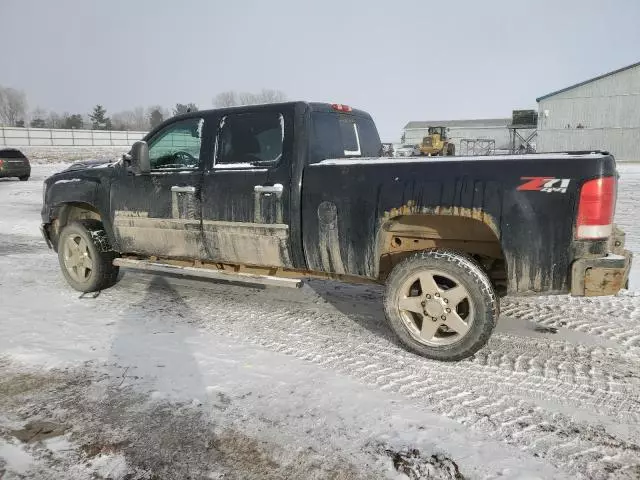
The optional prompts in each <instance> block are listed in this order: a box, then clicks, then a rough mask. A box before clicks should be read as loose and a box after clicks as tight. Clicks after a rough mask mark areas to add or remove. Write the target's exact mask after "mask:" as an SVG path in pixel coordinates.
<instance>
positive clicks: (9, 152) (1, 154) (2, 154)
mask: <svg viewBox="0 0 640 480" xmlns="http://www.w3.org/2000/svg"><path fill="white" fill-rule="evenodd" d="M0 158H25V156H24V154H23V153H22V152H21V151H20V150H14V149H12V148H10V149H5V150H0Z"/></svg>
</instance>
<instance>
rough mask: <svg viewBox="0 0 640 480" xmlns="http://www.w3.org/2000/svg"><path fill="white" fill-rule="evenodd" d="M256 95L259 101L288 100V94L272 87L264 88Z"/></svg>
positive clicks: (276, 101) (274, 101) (277, 101)
mask: <svg viewBox="0 0 640 480" xmlns="http://www.w3.org/2000/svg"><path fill="white" fill-rule="evenodd" d="M256 97H257V100H259V103H280V102H285V101H286V100H287V95H286V94H285V93H284V92H281V91H280V90H272V89H270V88H263V89H262V91H261V92H260V93H259V94H257V95H256ZM256 103H258V102H256Z"/></svg>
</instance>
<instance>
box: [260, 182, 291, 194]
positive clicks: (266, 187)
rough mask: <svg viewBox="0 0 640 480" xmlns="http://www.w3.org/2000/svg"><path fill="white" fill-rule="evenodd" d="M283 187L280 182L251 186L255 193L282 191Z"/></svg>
mask: <svg viewBox="0 0 640 480" xmlns="http://www.w3.org/2000/svg"><path fill="white" fill-rule="evenodd" d="M283 189H284V187H283V186H282V184H281V183H276V184H274V185H256V186H255V187H253V191H254V192H256V193H282V190H283Z"/></svg>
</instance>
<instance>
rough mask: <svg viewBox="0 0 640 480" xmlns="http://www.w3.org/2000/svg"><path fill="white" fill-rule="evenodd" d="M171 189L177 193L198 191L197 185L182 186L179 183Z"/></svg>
mask: <svg viewBox="0 0 640 480" xmlns="http://www.w3.org/2000/svg"><path fill="white" fill-rule="evenodd" d="M171 191H172V192H176V193H196V187H181V186H179V185H174V186H173V187H171Z"/></svg>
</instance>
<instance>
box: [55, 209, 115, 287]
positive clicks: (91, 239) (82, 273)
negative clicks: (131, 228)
mask: <svg viewBox="0 0 640 480" xmlns="http://www.w3.org/2000/svg"><path fill="white" fill-rule="evenodd" d="M115 256H116V254H115V252H113V251H111V250H110V249H109V248H108V242H107V241H106V234H105V232H104V229H103V227H102V224H101V223H100V222H98V221H97V220H81V221H77V222H72V223H70V224H69V225H67V226H66V227H64V228H63V229H62V232H61V233H60V238H59V240H58V260H59V262H60V268H61V269H62V274H63V275H64V278H65V279H66V280H67V283H68V284H69V285H71V286H72V287H73V288H74V289H76V290H78V291H80V292H95V291H97V290H103V289H105V288H108V287H111V286H112V285H114V284H115V283H116V281H117V278H118V271H119V268H118V267H115V266H114V265H113V259H114V258H115Z"/></svg>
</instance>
